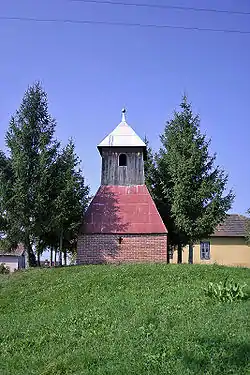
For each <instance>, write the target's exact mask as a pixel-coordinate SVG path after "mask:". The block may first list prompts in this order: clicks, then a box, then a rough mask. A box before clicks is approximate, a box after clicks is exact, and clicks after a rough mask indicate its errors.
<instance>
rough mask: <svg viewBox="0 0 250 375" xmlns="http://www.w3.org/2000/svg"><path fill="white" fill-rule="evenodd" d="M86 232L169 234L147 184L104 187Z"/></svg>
mask: <svg viewBox="0 0 250 375" xmlns="http://www.w3.org/2000/svg"><path fill="white" fill-rule="evenodd" d="M82 232H83V233H105V234H107V233H110V234H111V233H118V234H126V233H127V234H131V233H136V234H140V233H144V234H145V233H146V234H148V233H152V234H153V233H167V229H166V227H165V225H164V223H163V221H162V219H161V217H160V214H159V213H158V211H157V208H156V206H155V203H154V201H153V199H152V197H151V195H150V194H149V191H148V189H147V187H146V186H145V185H135V186H114V185H107V186H105V185H102V186H101V187H100V188H99V189H98V191H97V193H96V195H95V197H94V198H93V200H92V202H91V203H90V205H89V207H88V209H87V212H86V215H85V224H84V226H83V228H82Z"/></svg>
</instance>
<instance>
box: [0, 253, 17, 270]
mask: <svg viewBox="0 0 250 375" xmlns="http://www.w3.org/2000/svg"><path fill="white" fill-rule="evenodd" d="M0 263H5V264H6V266H8V267H9V269H10V271H11V272H14V271H15V270H18V257H15V256H7V255H1V256H0Z"/></svg>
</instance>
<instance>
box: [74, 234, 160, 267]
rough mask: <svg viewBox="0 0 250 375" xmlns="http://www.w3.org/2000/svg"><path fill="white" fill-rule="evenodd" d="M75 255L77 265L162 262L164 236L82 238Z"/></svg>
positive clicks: (104, 235)
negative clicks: (76, 255)
mask: <svg viewBox="0 0 250 375" xmlns="http://www.w3.org/2000/svg"><path fill="white" fill-rule="evenodd" d="M120 238H121V239H120ZM77 253H78V257H77V263H78V264H101V263H116V262H133V263H136V262H142V263H143V262H166V261H167V235H166V234H165V235H164V234H155V235H154V234H147V235H145V234H140V235H139V234H138V235H132V234H131V235H130V234H126V235H121V236H119V235H114V234H85V235H82V236H80V237H79V238H78V244H77Z"/></svg>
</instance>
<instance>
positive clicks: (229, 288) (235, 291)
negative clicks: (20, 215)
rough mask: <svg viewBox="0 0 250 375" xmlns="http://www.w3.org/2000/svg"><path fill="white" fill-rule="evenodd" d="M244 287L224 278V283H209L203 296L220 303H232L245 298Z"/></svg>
mask: <svg viewBox="0 0 250 375" xmlns="http://www.w3.org/2000/svg"><path fill="white" fill-rule="evenodd" d="M245 287H246V284H240V283H236V282H234V281H233V280H232V281H229V280H228V279H227V278H226V280H225V281H224V283H223V282H222V281H220V282H219V283H212V282H210V283H209V284H208V287H207V288H206V289H205V295H206V296H208V297H210V298H213V299H216V300H218V301H220V302H233V301H236V300H242V299H244V298H246V296H247V294H246V292H245V291H244V288H245Z"/></svg>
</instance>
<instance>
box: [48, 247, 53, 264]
mask: <svg viewBox="0 0 250 375" xmlns="http://www.w3.org/2000/svg"><path fill="white" fill-rule="evenodd" d="M49 263H50V267H52V266H53V247H51V248H50V262H49Z"/></svg>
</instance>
